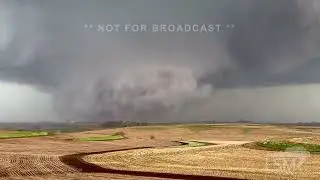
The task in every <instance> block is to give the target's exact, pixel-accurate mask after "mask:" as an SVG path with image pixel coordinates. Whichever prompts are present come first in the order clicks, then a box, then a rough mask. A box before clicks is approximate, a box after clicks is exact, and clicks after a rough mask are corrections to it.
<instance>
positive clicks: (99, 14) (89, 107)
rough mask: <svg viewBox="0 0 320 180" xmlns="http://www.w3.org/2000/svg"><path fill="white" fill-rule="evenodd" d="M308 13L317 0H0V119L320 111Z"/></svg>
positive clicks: (183, 117)
mask: <svg viewBox="0 0 320 180" xmlns="http://www.w3.org/2000/svg"><path fill="white" fill-rule="evenodd" d="M319 18H320V2H319V1H317V0H282V1H278V0H260V1H257V0H238V1H234V0H202V1H195V0H176V1H171V0H68V1H64V0H42V1H39V0H24V1H15V0H0V110H1V112H0V122H4V121H6V122H14V121H48V120H50V121H64V120H66V119H72V120H78V121H107V120H128V119H131V120H143V121H152V122H154V121H191V120H192V121H197V120H198V121H204V120H224V121H234V120H239V119H247V120H252V121H257V122H260V121H273V122H283V121H285V122H290V121H291V122H296V121H318V122H320V111H319V110H320V103H318V100H319V98H318V94H319V92H320V54H319V52H320V36H319V35H320V31H319V30H320V29H319V27H320V26H319ZM134 24H139V27H140V29H138V30H137V31H134V30H135V29H132V28H133V27H134ZM107 25H113V26H112V27H113V29H110V27H111V26H107ZM161 25H162V29H161V30H160V29H159V28H160V27H161ZM169 25H170V26H169ZM116 26H117V28H116ZM187 26H189V27H191V30H190V29H189V31H188V29H187V28H188V27H187ZM169 27H170V29H169ZM178 27H179V28H180V29H179V28H178ZM160 31H162V32H160ZM170 31H172V32H170ZM200 31H201V32H200Z"/></svg>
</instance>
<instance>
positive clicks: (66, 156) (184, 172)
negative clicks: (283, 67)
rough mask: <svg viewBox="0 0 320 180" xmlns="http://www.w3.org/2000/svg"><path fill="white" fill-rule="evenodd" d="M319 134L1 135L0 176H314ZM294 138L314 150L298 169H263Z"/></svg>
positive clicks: (204, 129)
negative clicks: (9, 136) (11, 136)
mask: <svg viewBox="0 0 320 180" xmlns="http://www.w3.org/2000/svg"><path fill="white" fill-rule="evenodd" d="M14 132H16V131H7V130H1V131H0V137H1V134H12V133H14ZM319 134H320V128H315V127H302V126H299V127H298V126H275V125H259V124H179V125H168V126H140V127H126V128H114V129H102V130H92V131H84V132H72V133H59V134H46V135H44V136H36V137H22V138H18V137H13V138H5V139H0V162H1V163H0V179H170V176H172V175H175V174H178V175H179V176H176V177H181V179H194V178H196V177H198V178H199V177H202V178H203V179H205V178H208V177H212V178H213V177H225V178H238V179H281V178H285V179H319V178H320V173H319V172H318V171H319V166H320V154H319V153H318V145H319V144H320V143H319ZM257 142H260V145H261V146H259V147H256V146H257ZM265 142H272V143H269V144H268V143H265ZM279 142H287V144H285V145H283V144H280V145H281V146H279V144H276V143H279ZM263 143H264V145H265V146H262V144H263ZM299 143H303V144H305V143H308V146H302V147H309V148H311V149H306V150H310V154H308V156H305V161H304V162H303V163H301V165H299V167H293V166H291V169H290V171H289V170H284V169H279V168H278V169H277V168H275V167H272V168H270V167H269V166H268V167H267V166H266V165H268V163H270V162H268V161H270V160H274V156H273V155H279V153H280V154H281V151H283V150H285V149H286V148H288V147H291V145H292V144H293V145H301V144H299ZM274 144H276V146H275V145H274ZM270 147H271V148H270ZM275 147H276V148H275ZM300 147H301V146H300ZM281 148H284V149H281ZM311 150H312V152H311ZM306 152H307V153H309V151H306ZM270 157H272V158H273V159H270ZM86 163H87V164H88V163H89V165H90V166H84V165H83V164H86ZM271 165H275V164H274V163H273V164H271ZM110 169H111V170H110ZM132 172H135V173H132ZM146 172H147V173H146ZM288 172H289V173H288ZM212 178H211V179H212Z"/></svg>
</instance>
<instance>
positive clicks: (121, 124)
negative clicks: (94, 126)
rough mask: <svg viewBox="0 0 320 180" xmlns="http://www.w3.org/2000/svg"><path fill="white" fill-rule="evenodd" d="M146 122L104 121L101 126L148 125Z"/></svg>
mask: <svg viewBox="0 0 320 180" xmlns="http://www.w3.org/2000/svg"><path fill="white" fill-rule="evenodd" d="M147 125H149V124H148V123H146V122H134V121H108V122H104V123H102V124H101V125H100V126H101V127H103V128H116V127H132V126H147Z"/></svg>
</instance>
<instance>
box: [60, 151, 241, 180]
mask: <svg viewBox="0 0 320 180" xmlns="http://www.w3.org/2000/svg"><path fill="white" fill-rule="evenodd" d="M147 148H152V147H140V148H127V149H118V150H109V151H99V152H89V153H77V154H70V155H65V156H60V160H61V162H63V163H64V164H66V165H69V166H71V167H73V168H75V169H78V170H80V171H81V172H85V173H111V174H120V175H131V176H140V177H141V176H143V177H156V178H169V179H186V180H199V179H200V180H240V179H237V178H228V177H215V176H201V175H187V174H174V173H159V172H148V171H130V170H119V169H110V168H103V167H101V166H98V165H96V164H93V163H89V162H86V161H84V160H83V159H82V158H83V157H84V156H88V155H93V154H102V153H110V152H119V151H128V150H137V149H147Z"/></svg>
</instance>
